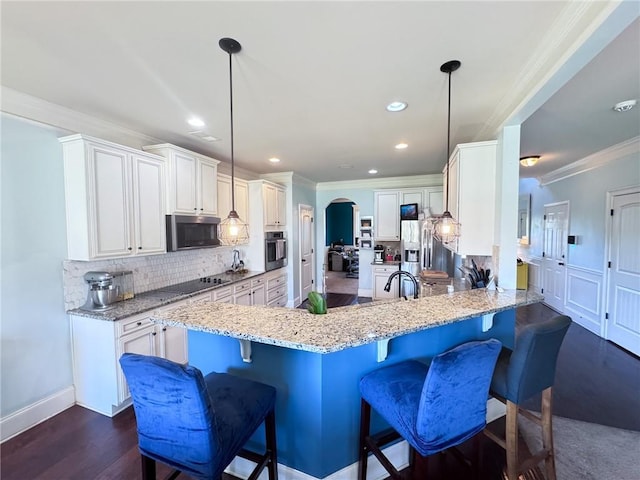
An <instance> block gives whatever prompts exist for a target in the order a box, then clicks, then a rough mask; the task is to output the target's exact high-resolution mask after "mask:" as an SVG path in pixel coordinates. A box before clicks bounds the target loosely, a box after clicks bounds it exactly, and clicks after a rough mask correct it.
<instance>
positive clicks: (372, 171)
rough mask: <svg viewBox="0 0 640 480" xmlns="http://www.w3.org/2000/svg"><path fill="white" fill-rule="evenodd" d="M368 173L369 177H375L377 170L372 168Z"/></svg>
mask: <svg viewBox="0 0 640 480" xmlns="http://www.w3.org/2000/svg"><path fill="white" fill-rule="evenodd" d="M369 173H370V174H371V175H375V174H376V173H378V170H376V169H375V168H372V169H371V170H369Z"/></svg>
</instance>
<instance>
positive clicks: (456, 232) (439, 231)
mask: <svg viewBox="0 0 640 480" xmlns="http://www.w3.org/2000/svg"><path fill="white" fill-rule="evenodd" d="M458 68H460V62H459V61H458V60H450V61H448V62H446V63H444V64H442V66H441V67H440V71H441V72H443V73H446V74H448V75H449V103H448V107H447V191H446V192H445V209H444V213H443V214H442V217H440V218H439V219H438V221H437V222H436V223H435V225H434V232H433V235H434V236H435V237H436V238H437V239H438V240H440V241H441V242H442V243H444V244H445V245H446V244H449V243H453V242H455V240H456V239H457V238H458V237H459V236H460V224H459V223H458V222H457V221H456V220H455V218H453V216H452V215H451V212H449V183H451V179H450V178H449V156H450V155H451V151H450V150H451V72H455V71H456V70H457V69H458Z"/></svg>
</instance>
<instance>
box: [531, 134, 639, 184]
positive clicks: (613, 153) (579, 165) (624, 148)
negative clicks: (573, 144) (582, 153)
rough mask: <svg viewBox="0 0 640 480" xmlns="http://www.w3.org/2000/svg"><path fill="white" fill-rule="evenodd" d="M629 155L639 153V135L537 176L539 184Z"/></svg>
mask: <svg viewBox="0 0 640 480" xmlns="http://www.w3.org/2000/svg"><path fill="white" fill-rule="evenodd" d="M631 155H640V136H638V137H633V138H630V139H629V140H627V141H624V142H621V143H618V144H617V145H613V146H611V147H609V148H605V149H604V150H600V151H599V152H596V153H592V154H591V155H589V156H588V157H584V158H582V159H580V160H577V161H575V162H573V163H570V164H569V165H565V166H564V167H560V168H558V169H557V170H554V171H552V172H549V173H547V174H546V175H542V176H540V177H538V183H539V184H540V186H544V185H549V184H550V183H554V182H559V181H560V180H565V179H567V178H569V177H573V176H574V175H579V174H581V173H585V172H588V171H590V170H594V169H596V168H600V167H604V166H605V165H608V164H610V163H612V162H615V161H616V160H618V159H620V158H624V157H627V156H631Z"/></svg>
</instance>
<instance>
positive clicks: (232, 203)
mask: <svg viewBox="0 0 640 480" xmlns="http://www.w3.org/2000/svg"><path fill="white" fill-rule="evenodd" d="M229 112H231V210H233V211H235V210H236V198H235V185H234V183H235V180H234V165H233V164H234V152H233V68H232V65H231V53H229Z"/></svg>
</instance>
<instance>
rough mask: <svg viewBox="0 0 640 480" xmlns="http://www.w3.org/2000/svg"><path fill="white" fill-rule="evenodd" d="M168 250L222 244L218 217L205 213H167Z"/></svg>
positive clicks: (174, 250) (175, 250)
mask: <svg viewBox="0 0 640 480" xmlns="http://www.w3.org/2000/svg"><path fill="white" fill-rule="evenodd" d="M166 220H167V252H177V251H178V250H189V249H192V248H210V247H217V246H219V245H220V240H218V225H219V224H220V219H219V218H218V217H210V216H205V215H199V216H197V215H167V217H166Z"/></svg>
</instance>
